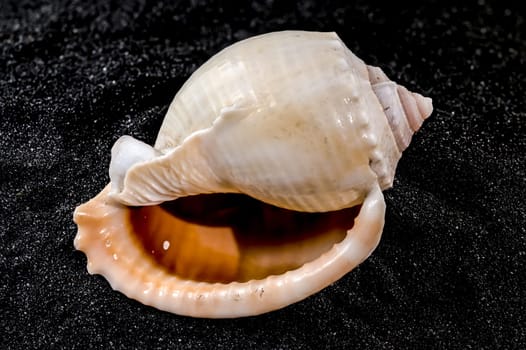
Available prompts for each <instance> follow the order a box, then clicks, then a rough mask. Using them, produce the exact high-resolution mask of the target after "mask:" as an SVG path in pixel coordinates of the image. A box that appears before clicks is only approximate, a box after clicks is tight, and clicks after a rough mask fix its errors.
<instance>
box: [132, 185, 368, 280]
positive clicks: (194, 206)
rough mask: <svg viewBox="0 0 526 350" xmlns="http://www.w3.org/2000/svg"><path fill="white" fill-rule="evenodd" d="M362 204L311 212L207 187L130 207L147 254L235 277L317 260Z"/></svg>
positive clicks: (204, 273)
mask: <svg viewBox="0 0 526 350" xmlns="http://www.w3.org/2000/svg"><path fill="white" fill-rule="evenodd" d="M359 210H360V206H356V207H353V208H347V209H342V210H338V211H333V212H326V213H304V212H296V211H292V210H287V209H282V208H278V207H275V206H272V205H268V204H265V203H262V202H260V201H257V200H255V199H253V198H250V197H248V196H245V195H241V194H207V195H197V196H190V197H184V198H179V199H177V200H175V201H171V202H166V203H163V204H161V205H157V206H147V207H134V208H130V211H129V213H130V214H129V215H130V222H131V224H132V228H133V232H134V234H135V235H136V237H137V238H138V240H139V241H140V242H141V246H142V247H143V248H144V252H145V253H146V255H147V256H149V257H150V258H152V259H154V260H155V261H156V263H157V264H158V265H160V266H162V267H163V268H164V269H166V270H167V271H168V272H170V273H171V274H175V275H177V276H179V277H181V278H184V279H190V280H195V281H202V282H221V283H229V282H233V281H237V282H245V281H249V280H253V279H263V278H265V277H268V276H270V275H279V274H282V273H285V272H286V271H289V270H293V269H296V268H298V267H300V266H302V265H303V264H305V263H307V262H309V261H312V260H315V259H316V258H318V257H319V256H320V255H322V254H323V253H325V252H327V251H329V250H330V249H331V248H332V246H333V245H334V244H335V243H339V242H341V241H342V240H343V239H344V238H345V235H346V233H347V231H348V230H349V229H351V228H352V226H353V224H354V219H355V217H356V216H357V215H358V212H359Z"/></svg>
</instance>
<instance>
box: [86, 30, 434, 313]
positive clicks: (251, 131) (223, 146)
mask: <svg viewBox="0 0 526 350" xmlns="http://www.w3.org/2000/svg"><path fill="white" fill-rule="evenodd" d="M431 111H432V104H431V99H429V98H425V97H422V96H421V95H419V94H415V93H411V92H409V91H407V89H405V88H403V87H401V86H399V85H397V84H396V83H394V82H392V81H390V80H389V79H388V78H387V77H386V76H385V74H384V73H383V72H382V71H381V70H380V69H379V68H375V67H369V66H367V65H365V64H364V63H363V62H362V61H361V60H360V59H359V58H357V57H356V56H355V55H354V54H353V53H352V52H351V51H350V50H349V49H347V47H346V46H345V45H344V43H343V42H342V41H341V40H340V39H339V38H338V36H337V35H336V34H335V33H317V32H300V31H285V32H276V33H270V34H266V35H261V36H257V37H253V38H250V39H247V40H244V41H241V42H239V43H236V44H234V45H232V46H230V47H228V48H226V49H224V50H223V51H221V52H220V53H218V54H217V55H215V56H214V57H212V58H211V59H210V60H209V61H208V62H206V63H205V64H204V65H203V66H202V67H201V68H199V69H198V70H197V71H196V72H195V73H194V74H193V75H192V77H191V78H190V79H189V80H188V81H187V82H186V83H185V84H184V86H183V87H182V88H181V90H180V91H179V92H178V93H177V95H176V96H175V98H174V101H173V102H172V104H171V105H170V108H169V110H168V113H167V115H166V117H165V119H164V122H163V125H162V127H161V130H160V131H159V135H158V138H157V141H156V143H155V147H153V148H152V147H150V146H148V145H146V144H144V143H142V142H140V141H137V140H135V139H133V138H131V137H127V136H124V137H122V138H121V139H119V140H118V141H117V143H116V144H115V146H114V147H113V150H112V161H111V164H110V177H111V191H110V193H108V189H105V190H104V191H103V192H102V193H101V194H100V195H99V196H98V197H96V198H95V199H94V200H93V202H92V203H91V205H89V204H90V203H88V204H87V205H84V206H83V207H82V206H81V207H79V209H77V212H76V220H77V223H78V224H79V234H78V235H77V238H76V246H77V247H78V248H79V249H82V250H84V251H86V253H87V255H88V258H89V264H91V265H89V266H90V269H91V271H92V272H99V273H102V274H103V275H105V277H106V278H107V279H108V280H109V281H110V283H111V284H112V286H113V287H114V288H116V289H118V290H120V291H122V292H124V293H125V294H126V295H128V296H130V297H132V298H135V299H138V300H140V301H142V302H144V303H147V304H150V305H154V306H156V307H158V308H160V309H163V310H168V311H171V312H175V313H178V314H184V315H190V316H198V317H236V316H246V315H254V314H259V313H262V312H267V311H270V310H274V309H277V308H280V307H283V306H286V305H288V304H290V303H292V302H295V301H298V300H301V299H303V298H305V297H307V296H309V295H310V294H312V293H314V292H316V291H318V290H320V289H322V288H323V287H325V286H327V285H328V284H330V283H332V282H334V281H335V280H337V279H338V278H340V277H341V276H342V275H344V274H345V273H347V272H348V271H350V270H351V269H352V268H353V267H354V266H356V265H357V264H359V263H360V262H361V261H363V260H364V259H365V258H366V257H367V256H369V254H370V253H371V252H372V250H374V248H375V247H376V245H377V243H378V241H379V238H380V235H381V231H382V228H383V216H384V211H385V204H384V201H383V196H382V193H381V190H382V189H386V188H388V187H390V186H391V185H392V183H393V178H394V174H395V169H396V164H397V162H398V160H399V159H400V156H401V153H402V151H403V150H404V149H405V148H406V147H407V146H408V144H409V142H410V140H411V137H412V134H413V133H414V132H415V131H416V130H418V128H419V127H420V125H421V124H422V122H423V120H424V119H425V118H427V117H428V116H429V115H430V114H431ZM206 193H243V194H246V195H249V196H251V197H253V198H256V199H258V200H260V201H262V202H265V203H268V204H272V205H274V206H277V207H281V208H286V209H292V210H295V211H303V212H331V211H335V210H339V209H342V208H348V207H352V206H355V205H358V204H361V203H362V207H361V209H360V213H359V215H358V217H357V218H356V222H355V224H354V227H353V228H352V229H351V230H349V231H348V233H347V235H346V236H345V238H344V239H343V240H342V241H341V242H339V243H337V244H334V246H333V247H332V248H331V249H330V250H329V251H328V252H326V253H324V254H322V255H321V256H320V257H318V258H317V259H315V260H313V261H310V262H307V263H303V262H302V265H301V266H300V267H298V268H297V269H295V270H293V271H288V272H285V273H283V274H280V275H277V276H270V277H266V278H262V279H258V280H252V281H246V282H241V283H240V282H232V283H228V284H213V283H208V282H207V283H204V282H197V281H191V280H185V279H182V278H180V277H177V276H174V275H170V274H168V273H167V272H166V271H164V270H163V269H161V268H159V267H156V266H155V264H153V263H151V262H148V263H143V262H141V264H142V265H141V267H134V266H133V263H132V262H131V260H133V259H131V260H130V258H126V256H127V255H129V256H134V257H136V256H137V255H138V253H137V252H136V250H137V248H136V245H134V244H131V243H125V242H126V241H127V238H125V237H121V236H126V233H125V231H126V230H125V227H126V224H123V222H126V218H125V217H126V214H125V213H124V212H125V211H126V207H124V206H121V205H119V204H117V203H116V202H114V201H111V200H110V199H114V200H116V201H118V202H120V203H122V204H125V205H130V206H151V205H156V204H159V203H163V202H166V201H171V200H174V199H177V198H180V197H186V196H191V195H197V194H206ZM95 212H96V214H95ZM88 217H97V218H102V217H104V219H100V220H98V221H97V220H94V221H92V224H86V223H84V224H83V222H89V221H90V220H89V218H88ZM117 217H119V219H115V218H117ZM101 222H103V223H101ZM83 225H84V226H83ZM86 227H89V228H86ZM101 230H105V232H115V237H113V238H112V241H113V242H114V243H113V245H115V244H117V243H115V242H119V243H118V244H121V246H122V247H124V246H126V248H122V247H121V248H118V252H117V251H116V250H115V249H117V248H115V247H113V248H112V249H113V250H111V254H110V250H108V249H106V248H104V244H102V243H100V242H99V243H98V244H95V243H93V242H94V241H96V239H92V238H89V239H88V238H85V237H86V236H88V235H89V234H90V233H89V232H91V231H101ZM116 231H119V232H118V233H117V232H116ZM123 232H124V233H123ZM117 236H118V237H120V238H118V239H117V238H116V237H117ZM101 239H102V238H101ZM105 239H106V240H107V239H108V237H106V238H105ZM83 242H87V243H83ZM121 242H124V243H121ZM123 258H124V259H123ZM125 259H127V260H128V261H125V262H122V260H125ZM95 264H96V265H97V268H94V267H93V266H94V265H95ZM148 264H149V265H148ZM136 270H140V278H139V277H137V278H135V279H134V278H131V279H132V280H134V283H135V284H134V283H129V282H127V280H126V279H125V278H124V277H123V276H129V275H134V276H137V274H138V273H137V272H134V271H136ZM145 271H147V272H145ZM152 276H154V277H152ZM148 278H151V280H149V279H148ZM138 280H140V281H141V282H140V283H139V282H137V281H138ZM137 283H139V284H140V286H141V287H138V286H137ZM145 285H148V286H150V287H148V288H146V287H144V286H145ZM145 288H146V289H147V290H148V293H145V290H146V289H145ZM146 294H148V297H147V296H146Z"/></svg>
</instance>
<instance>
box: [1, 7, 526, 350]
mask: <svg viewBox="0 0 526 350" xmlns="http://www.w3.org/2000/svg"><path fill="white" fill-rule="evenodd" d="M455 3H458V4H455ZM514 4H516V5H514ZM520 4H521V2H520V1H513V2H511V1H510V2H506V1H484V0H480V1H478V2H475V1H463V2H461V1H452V2H447V1H426V2H415V3H409V2H404V1H392V2H391V5H383V4H376V3H374V2H371V1H357V2H354V3H350V2H349V1H343V0H342V1H328V2H321V1H320V2H313V1H306V2H300V3H294V2H289V1H278V0H275V1H272V0H269V1H261V2H258V4H256V3H255V2H254V3H249V2H239V3H237V4H236V3H235V2H231V1H211V2H205V1H188V2H183V1H171V2H169V1H166V2H165V3H163V2H157V1H148V2H147V1H125V2H124V3H121V2H119V1H95V2H91V1H55V2H52V3H48V2H28V1H5V0H0V133H1V134H0V157H1V158H0V180H1V183H0V185H1V187H0V189H1V195H0V202H1V215H0V268H1V270H0V281H1V282H0V348H2V349H6V348H7V349H15V348H21V349H26V348H59V347H63V348H88V347H89V348H94V347H97V348H168V347H170V348H171V347H174V346H176V347H181V348H191V347H196V348H203V347H207V348H230V347H237V348H254V347H262V348H278V347H280V348H285V349H287V348H319V347H342V348H343V347H346V348H379V349H400V348H413V349H422V348H436V349H452V348H458V349H466V348H474V349H482V348H487V349H497V348H506V349H513V348H515V349H524V348H526V330H525V327H526V282H525V281H526V279H525V276H526V273H525V263H526V232H525V225H526V220H525V210H526V205H525V200H524V196H525V188H526V179H525V178H526V171H525V168H526V166H525V163H526V161H525V154H526V120H525V118H526V115H525V107H526V106H525V97H526V96H525V88H526V84H525V78H526V76H525V63H526V62H525V61H526V40H525V37H524V36H525V25H524V19H525V16H524V13H520V11H519V6H522V5H520ZM282 29H304V30H320V31H336V32H337V33H338V34H339V35H340V36H341V38H342V39H343V41H344V42H345V43H346V44H347V46H348V47H349V48H351V49H352V50H353V51H354V52H355V53H356V54H357V55H358V56H359V57H361V58H362V59H363V60H364V61H366V62H367V63H369V64H373V65H378V66H380V67H382V68H383V69H384V70H385V71H386V73H387V74H388V75H389V76H390V77H392V78H393V79H394V80H396V81H398V82H400V83H402V84H404V85H406V86H407V87H408V88H410V89H412V90H415V91H419V92H422V93H424V94H426V95H429V96H431V97H433V99H434V105H435V112H434V114H433V116H432V117H431V118H429V119H428V120H427V121H426V123H425V124H424V126H423V128H422V129H421V131H420V132H419V133H418V134H417V135H416V136H415V137H414V139H413V143H412V144H411V146H410V147H409V149H408V150H407V151H406V152H405V153H404V156H403V158H402V160H401V161H400V163H399V167H398V172H397V175H396V180H395V186H394V188H393V189H391V190H388V191H386V192H385V196H386V202H387V214H386V225H385V229H384V234H383V239H382V241H381V243H380V245H379V247H378V249H377V250H376V251H375V252H374V253H373V255H372V256H371V257H370V258H369V259H368V260H367V261H366V262H365V263H363V264H362V265H361V266H360V267H359V268H357V269H356V270H354V271H353V272H351V273H349V274H348V275H347V276H345V277H344V278H342V279H341V280H340V281H338V282H337V283H335V284H334V285H333V286H331V287H329V288H327V289H325V290H324V291H322V292H321V293H319V294H317V295H314V296H312V297H310V298H308V299H307V300H305V301H303V302H300V303H298V304H295V305H292V306H290V307H287V308H285V309H282V310H279V311H276V312H273V313H270V314H266V315H263V316H259V317H251V318H246V319H237V320H202V319H192V318H187V317H180V316H177V315H172V314H169V313H165V312H161V311H158V310H156V309H153V308H150V307H146V306H143V305H141V304H139V303H138V302H135V301H132V300H129V299H127V298H126V297H124V296H123V295H122V294H120V293H116V292H113V291H112V290H111V288H110V286H109V284H108V283H107V282H106V281H105V280H104V279H103V278H102V277H100V276H90V275H88V274H87V271H86V266H85V265H86V258H85V256H84V254H82V253H80V252H77V251H75V250H74V248H73V238H74V236H75V234H76V226H75V225H74V223H73V221H72V213H73V210H74V208H75V206H77V205H78V204H80V203H82V202H85V201H86V200H88V199H89V198H91V197H93V196H94V195H95V194H96V193H98V192H99V191H100V190H101V189H102V188H103V186H104V185H105V184H106V183H107V182H108V175H107V168H108V164H109V158H110V149H111V146H112V144H113V142H115V140H116V139H117V138H118V137H119V136H120V135H123V134H130V135H133V136H134V137H136V138H139V139H142V140H145V141H146V142H149V143H153V141H154V139H155V136H156V133H157V129H158V127H159V126H160V123H161V121H162V118H163V116H164V113H165V112H166V110H167V107H168V104H169V103H170V101H171V99H172V98H173V96H174V95H175V93H176V92H177V90H178V89H179V87H180V86H181V84H182V83H183V82H184V81H185V80H186V79H187V78H188V77H189V75H190V74H191V73H192V72H193V71H194V70H195V69H196V68H197V67H198V66H199V65H200V64H202V63H203V62H204V61H205V60H206V59H208V58H209V57H210V56H211V55H212V54H214V53H216V52H217V51H218V50H220V49H221V48H223V47H225V46H227V45H229V44H231V43H233V42H235V41H237V40H239V39H243V38H246V37H248V36H252V35H255V34H260V33H265V32H269V31H275V30H282Z"/></svg>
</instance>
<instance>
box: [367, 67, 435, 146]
mask: <svg viewBox="0 0 526 350" xmlns="http://www.w3.org/2000/svg"><path fill="white" fill-rule="evenodd" d="M367 70H368V72H369V80H370V82H371V86H372V88H373V91H374V93H375V94H376V96H377V97H378V100H379V101H380V104H381V105H382V107H383V109H384V113H385V116H386V118H387V121H388V123H389V126H390V127H391V131H392V133H393V136H394V137H395V140H396V145H397V146H398V150H399V151H400V152H403V151H404V150H405V149H406V148H407V146H409V143H411V138H412V136H413V134H414V133H415V132H417V131H418V129H420V127H421V126H422V123H423V122H424V120H425V119H426V118H428V117H429V116H430V115H431V113H432V112H433V103H432V100H431V98H429V97H424V96H422V95H420V94H418V93H415V92H411V91H409V90H407V89H406V88H405V87H403V86H401V85H398V84H397V83H395V82H393V81H391V80H390V79H389V78H388V77H387V76H386V75H385V73H384V72H383V71H382V70H381V69H380V68H378V67H372V66H367Z"/></svg>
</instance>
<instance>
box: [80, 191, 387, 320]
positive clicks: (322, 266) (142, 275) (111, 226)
mask: <svg viewBox="0 0 526 350" xmlns="http://www.w3.org/2000/svg"><path fill="white" fill-rule="evenodd" d="M378 191H380V190H379V189H378ZM108 192H109V186H107V187H106V188H105V189H104V190H103V191H102V192H101V193H100V194H99V195H97V196H96V197H95V198H93V199H92V200H91V201H89V202H87V203H85V204H83V205H81V206H80V207H79V208H78V209H77V210H76V211H75V217H74V220H75V222H76V223H77V224H78V226H79V227H78V234H77V237H76V239H75V247H76V248H77V249H80V250H82V251H83V252H85V254H86V256H87V258H88V272H89V273H91V274H93V273H97V274H101V275H103V276H104V277H105V278H106V279H107V280H108V282H109V283H110V285H111V286H112V288H113V289H115V290H118V291H120V292H122V293H124V294H125V295H126V296H128V297H130V298H132V299H136V300H138V301H140V302H141V303H143V304H146V305H151V306H154V307H156V308H158V309H161V310H165V311H169V312H173V313H177V314H181V315H187V316H193V317H209V318H229V317H243V316H251V315H257V314H260V313H265V312H269V311H272V310H275V309H278V308H281V307H284V306H287V305H289V304H291V303H293V302H296V301H299V300H302V299H304V298H306V297H308V296H309V295H311V294H313V293H315V292H317V291H319V290H320V289H322V288H324V287H326V286H328V285H329V284H331V283H332V282H334V281H336V280H337V279H339V278H340V277H341V276H343V275H344V274H345V273H347V272H348V271H350V270H351V269H352V268H353V267H354V266H356V265H357V264H359V263H360V262H361V261H363V260H364V259H365V258H366V257H367V256H368V255H369V254H370V253H371V252H372V250H373V249H374V247H376V245H377V244H378V241H379V238H380V234H381V229H382V227H383V215H382V213H383V212H382V209H385V204H384V203H383V199H382V197H378V196H377V195H375V196H373V197H374V201H372V200H371V198H369V197H368V198H366V202H365V203H364V204H363V205H362V207H361V209H360V213H359V214H358V217H357V218H356V219H355V226H356V224H357V225H358V226H360V230H365V231H364V232H365V235H364V232H362V233H361V234H360V233H358V234H352V235H351V236H349V235H350V233H347V234H345V235H344V239H343V241H341V242H339V243H336V244H334V243H333V244H332V248H330V249H329V250H328V251H327V252H325V253H322V254H321V256H319V257H316V258H315V259H314V260H309V261H308V262H306V263H303V264H302V265H301V266H299V267H297V268H295V269H292V270H287V271H286V272H284V273H281V274H275V275H270V276H268V277H266V278H259V279H257V278H256V279H254V278H251V279H247V280H246V281H234V282H230V283H223V282H196V281H193V280H191V279H186V278H181V277H178V276H177V275H173V274H171V273H169V272H168V271H167V270H166V269H164V268H159V266H158V264H156V263H155V261H154V260H153V259H142V258H140V257H141V255H142V254H143V253H141V250H140V249H138V246H137V244H136V243H137V242H136V240H134V239H133V238H130V236H129V235H128V234H127V233H126V230H127V229H129V224H127V220H128V218H129V215H130V214H129V213H130V210H136V208H135V209H132V208H129V207H126V206H122V205H119V204H117V203H114V202H112V201H108V200H107V199H108ZM379 193H380V196H381V192H379ZM371 202H373V203H372V204H371ZM356 220H357V221H356ZM364 226H365V227H364ZM349 232H355V233H356V231H355V230H354V229H352V230H351V231H349ZM371 232H374V234H371ZM358 237H362V238H358ZM350 242H353V243H352V244H350ZM349 246H351V247H352V248H349ZM349 249H350V250H349ZM138 262H140V263H138Z"/></svg>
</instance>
